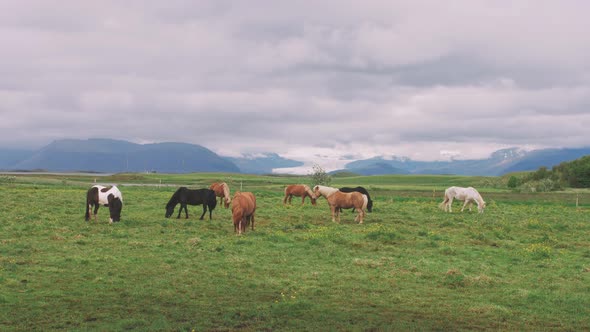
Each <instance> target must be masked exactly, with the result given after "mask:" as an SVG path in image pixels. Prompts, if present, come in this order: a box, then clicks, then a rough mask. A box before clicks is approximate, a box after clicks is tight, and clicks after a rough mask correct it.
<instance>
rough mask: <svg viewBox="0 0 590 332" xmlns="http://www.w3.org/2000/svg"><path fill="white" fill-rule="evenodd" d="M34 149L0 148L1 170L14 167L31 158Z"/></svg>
mask: <svg viewBox="0 0 590 332" xmlns="http://www.w3.org/2000/svg"><path fill="white" fill-rule="evenodd" d="M33 153H34V151H33V150H17V149H0V170H8V169H13V166H14V165H15V164H16V163H18V162H19V161H21V160H24V159H26V158H29V157H30V156H31V155H32V154H33Z"/></svg>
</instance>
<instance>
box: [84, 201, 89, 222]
mask: <svg viewBox="0 0 590 332" xmlns="http://www.w3.org/2000/svg"><path fill="white" fill-rule="evenodd" d="M84 219H85V220H86V221H88V220H90V202H89V201H88V199H86V215H85V216H84Z"/></svg>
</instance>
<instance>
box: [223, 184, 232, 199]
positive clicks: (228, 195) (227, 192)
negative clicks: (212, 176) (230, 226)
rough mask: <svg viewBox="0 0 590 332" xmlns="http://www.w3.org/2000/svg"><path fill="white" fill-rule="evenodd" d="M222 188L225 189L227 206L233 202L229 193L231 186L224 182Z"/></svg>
mask: <svg viewBox="0 0 590 332" xmlns="http://www.w3.org/2000/svg"><path fill="white" fill-rule="evenodd" d="M221 186H222V188H223V195H224V196H225V199H226V200H227V204H229V203H230V202H231V196H230V193H229V186H228V185H227V183H225V182H222V183H221Z"/></svg>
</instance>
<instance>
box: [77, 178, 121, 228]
mask: <svg viewBox="0 0 590 332" xmlns="http://www.w3.org/2000/svg"><path fill="white" fill-rule="evenodd" d="M101 205H102V206H108V207H109V212H110V219H109V222H110V223H113V222H118V221H120V220H121V210H122V209H123V195H122V194H121V192H120V191H119V188H117V187H116V186H112V187H105V186H99V185H96V186H92V187H91V188H90V189H88V192H87V193H86V217H85V219H86V221H89V220H90V210H91V209H92V208H94V213H93V215H94V221H97V219H96V213H97V212H98V208H99V207H100V206H101Z"/></svg>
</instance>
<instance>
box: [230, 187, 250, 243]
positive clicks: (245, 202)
mask: <svg viewBox="0 0 590 332" xmlns="http://www.w3.org/2000/svg"><path fill="white" fill-rule="evenodd" d="M231 212H232V220H233V222H234V232H238V235H241V234H242V233H245V232H246V226H248V224H249V223H252V230H254V212H256V197H254V194H252V193H251V192H237V193H236V194H235V195H234V198H233V200H232V203H231Z"/></svg>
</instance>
